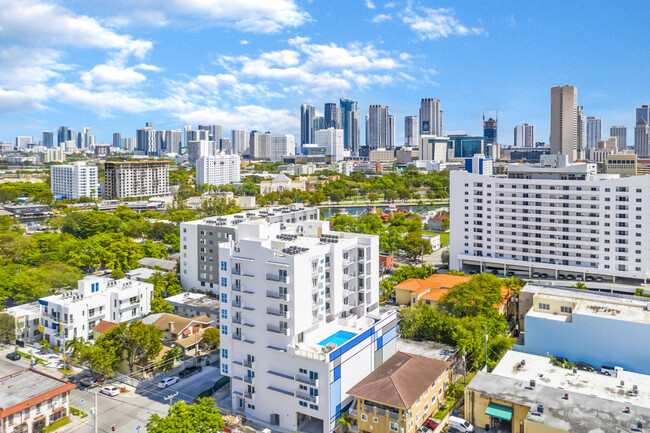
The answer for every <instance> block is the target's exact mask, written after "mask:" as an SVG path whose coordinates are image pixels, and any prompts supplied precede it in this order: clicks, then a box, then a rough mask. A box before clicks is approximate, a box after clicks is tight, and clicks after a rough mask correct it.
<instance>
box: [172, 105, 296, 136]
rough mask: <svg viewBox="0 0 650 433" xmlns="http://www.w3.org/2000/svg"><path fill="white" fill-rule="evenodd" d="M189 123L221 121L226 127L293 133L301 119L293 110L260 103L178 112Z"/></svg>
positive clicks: (198, 108) (196, 108)
mask: <svg viewBox="0 0 650 433" xmlns="http://www.w3.org/2000/svg"><path fill="white" fill-rule="evenodd" d="M178 118H179V119H181V120H182V121H183V122H184V123H187V124H199V123H219V124H221V125H224V127H225V128H235V127H236V128H244V129H246V130H253V129H259V130H264V131H269V130H270V131H273V132H274V133H279V134H282V133H293V132H294V131H296V130H298V129H299V128H300V120H299V119H298V116H296V114H295V113H294V112H293V111H290V110H287V109H271V108H267V107H263V106H260V105H240V106H235V107H232V108H216V107H195V108H194V109H189V110H187V111H183V112H181V113H179V114H178Z"/></svg>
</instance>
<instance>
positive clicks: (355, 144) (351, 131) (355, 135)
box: [340, 98, 361, 154]
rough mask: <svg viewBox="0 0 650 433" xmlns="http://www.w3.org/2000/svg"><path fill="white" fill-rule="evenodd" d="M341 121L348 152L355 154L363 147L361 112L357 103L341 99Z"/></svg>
mask: <svg viewBox="0 0 650 433" xmlns="http://www.w3.org/2000/svg"><path fill="white" fill-rule="evenodd" d="M340 104H341V120H342V122H343V140H344V146H345V149H346V150H351V151H352V153H353V154H356V153H358V152H359V147H360V146H361V126H360V125H361V112H360V110H359V105H358V104H357V102H356V101H353V100H351V99H346V98H341V99H340Z"/></svg>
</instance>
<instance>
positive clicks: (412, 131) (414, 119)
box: [404, 116, 420, 147]
mask: <svg viewBox="0 0 650 433" xmlns="http://www.w3.org/2000/svg"><path fill="white" fill-rule="evenodd" d="M418 136H419V134H418V116H406V117H405V118H404V146H412V147H416V146H419V143H420V141H419V138H418Z"/></svg>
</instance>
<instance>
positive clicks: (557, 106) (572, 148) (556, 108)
mask: <svg viewBox="0 0 650 433" xmlns="http://www.w3.org/2000/svg"><path fill="white" fill-rule="evenodd" d="M551 154H554V155H555V154H561V155H567V156H568V157H569V162H573V161H575V160H576V159H577V156H578V89H577V88H576V87H575V86H556V87H551Z"/></svg>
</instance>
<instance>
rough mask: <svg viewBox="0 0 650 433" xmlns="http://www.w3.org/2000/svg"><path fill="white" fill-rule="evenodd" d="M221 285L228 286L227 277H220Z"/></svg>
mask: <svg viewBox="0 0 650 433" xmlns="http://www.w3.org/2000/svg"><path fill="white" fill-rule="evenodd" d="M221 287H228V278H226V277H221Z"/></svg>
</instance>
